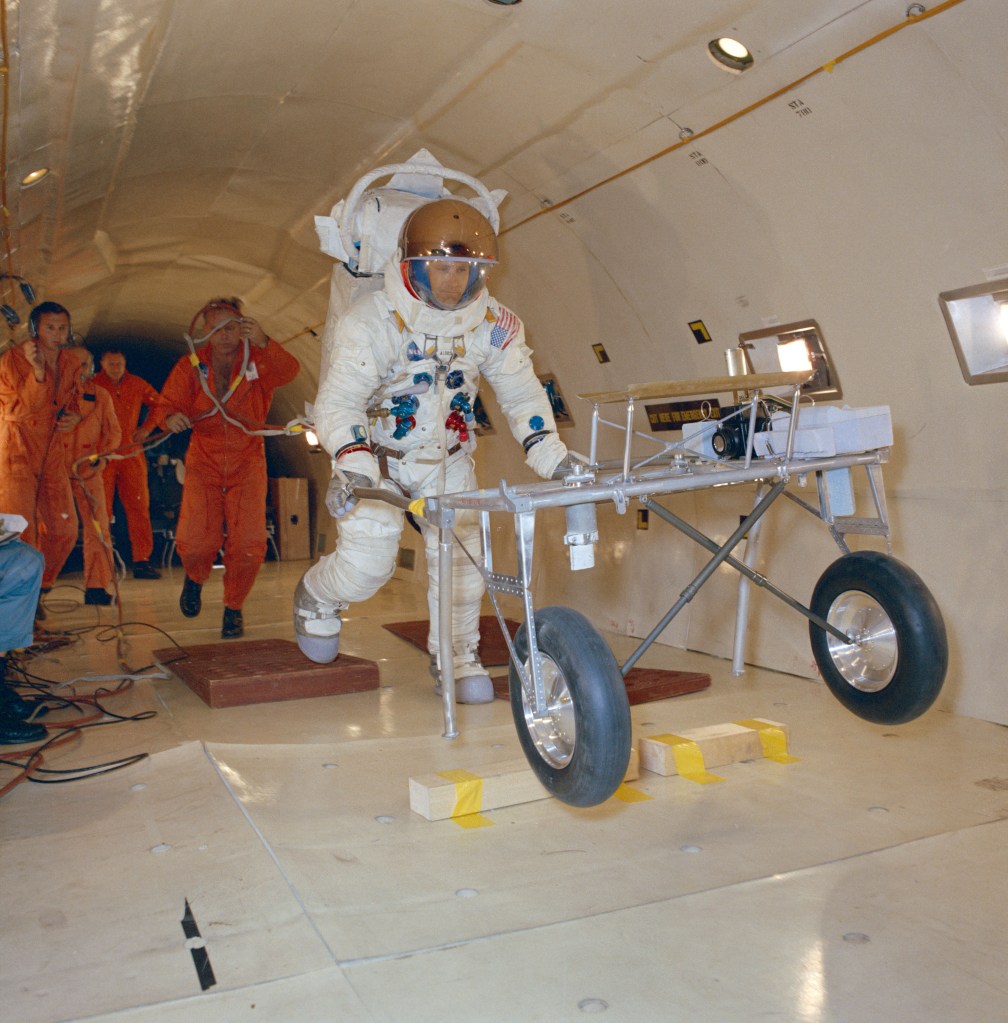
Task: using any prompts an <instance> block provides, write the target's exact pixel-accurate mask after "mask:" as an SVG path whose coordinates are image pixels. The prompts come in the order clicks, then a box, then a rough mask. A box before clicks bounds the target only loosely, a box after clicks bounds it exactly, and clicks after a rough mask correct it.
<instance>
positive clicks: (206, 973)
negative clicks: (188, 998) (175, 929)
mask: <svg viewBox="0 0 1008 1023" xmlns="http://www.w3.org/2000/svg"><path fill="white" fill-rule="evenodd" d="M182 933H183V934H184V935H185V936H186V948H187V949H189V951H190V952H192V959H193V965H194V966H195V967H196V976H197V977H199V982H200V987H201V988H202V989H203V990H204V991H206V989H207V988H210V987H213V986H214V984H216V983H217V978H216V977H215V976H214V972H213V967H212V966H211V965H210V956H209V955H208V954H207V950H206V945H205V943H204V941H203V936H202V935H201V934H200V932H199V928H198V927H197V926H196V921H195V919H194V918H193V915H192V909H191V908H190V907H189V900H188V899H186V900H185V913H183V914H182Z"/></svg>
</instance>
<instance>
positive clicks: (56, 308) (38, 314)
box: [28, 302, 74, 346]
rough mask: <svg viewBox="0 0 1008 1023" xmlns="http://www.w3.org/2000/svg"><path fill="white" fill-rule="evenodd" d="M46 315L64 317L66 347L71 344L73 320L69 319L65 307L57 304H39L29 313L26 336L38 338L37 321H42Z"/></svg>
mask: <svg viewBox="0 0 1008 1023" xmlns="http://www.w3.org/2000/svg"><path fill="white" fill-rule="evenodd" d="M46 313H52V314H54V315H56V316H65V317H66V318H67V346H70V345H72V344H73V341H74V332H73V320H71V319H70V310H69V309H67V308H66V306H61V305H60V304H59V302H40V303H39V304H38V305H37V306H35V308H34V309H33V310H32V311H31V314H30V315H29V317H28V336H29V337H33V338H34V337H38V325H39V320H41V319H42V317H43V316H45V315H46Z"/></svg>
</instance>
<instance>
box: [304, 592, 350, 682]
mask: <svg viewBox="0 0 1008 1023" xmlns="http://www.w3.org/2000/svg"><path fill="white" fill-rule="evenodd" d="M346 606H347V605H346V604H341V603H335V604H324V603H322V601H320V600H316V599H315V598H314V597H313V596H312V595H311V594H310V593H309V592H308V590H307V589H306V588H305V583H304V576H302V577H301V579H300V581H299V582H298V584H297V589H295V591H294V636H295V638H296V639H297V645H298V648H299V649H300V651H301V653H303V654H304V655H305V657H307V658H308V659H309V660H312V661H315V663H316V664H329V663H330V661H334V660H336V655H337V654H338V653H339V634H340V629H341V628H342V627H343V622H342V620H341V619H340V611H342V610H344V609H345V608H346Z"/></svg>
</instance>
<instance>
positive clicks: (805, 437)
mask: <svg viewBox="0 0 1008 1023" xmlns="http://www.w3.org/2000/svg"><path fill="white" fill-rule="evenodd" d="M790 419H791V415H790V413H788V412H775V413H774V414H773V415H772V416H771V417H770V430H769V431H767V432H763V433H757V434H756V436H755V438H754V440H753V448H754V450H755V453H756V454H757V455H759V456H760V457H764V456H766V455H768V454H772V455H782V454H784V452H785V451H786V450H787V434H788V424H789V422H790ZM892 442H893V433H892V416H891V415H890V412H889V406H888V405H873V406H869V407H868V408H849V407H847V406H844V407H843V408H838V407H837V406H836V405H812V406H809V407H807V408H800V409H799V410H798V428H797V430H796V431H795V443H794V454H795V455H796V456H797V457H801V456H802V455H807V456H810V457H817V456H819V455H843V454H851V453H854V452H860V451H873V450H874V449H875V448H887V447H891V446H892Z"/></svg>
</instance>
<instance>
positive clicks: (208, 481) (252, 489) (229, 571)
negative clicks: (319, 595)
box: [160, 340, 301, 611]
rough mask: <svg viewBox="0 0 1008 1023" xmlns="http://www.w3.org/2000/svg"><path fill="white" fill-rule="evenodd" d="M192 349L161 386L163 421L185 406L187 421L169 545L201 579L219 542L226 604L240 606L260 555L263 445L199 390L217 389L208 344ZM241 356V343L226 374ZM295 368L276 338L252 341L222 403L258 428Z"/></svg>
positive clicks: (263, 544) (191, 575) (250, 426)
mask: <svg viewBox="0 0 1008 1023" xmlns="http://www.w3.org/2000/svg"><path fill="white" fill-rule="evenodd" d="M196 355H197V357H198V359H199V366H193V364H192V362H191V359H190V357H189V356H185V357H184V358H182V359H179V361H178V362H177V363H176V364H175V366H174V368H173V369H172V371H171V373H170V374H169V376H168V379H167V380H166V381H165V385H164V387H163V388H162V389H161V405H160V413H161V416H162V420H161V421H162V422H163V421H164V418H166V417H167V416H169V415H171V414H172V413H173V412H183V413H185V415H186V416H188V417H189V419H190V421H191V422H192V424H193V428H192V437H191V438H190V441H189V450H188V451H187V453H186V457H185V482H184V483H183V484H182V507H181V509H180V511H179V518H178V525H177V527H176V531H175V546H176V550H177V551H178V553H179V557H180V558H181V559H182V565H183V567H184V568H185V571H186V575H187V576H189V578H190V579H192V580H193V582H197V583H200V584H203V583H204V582H206V580H207V578H208V576H209V575H210V570H211V569H212V568H213V563H214V559H215V557H216V556H217V552H218V551H219V550H220V548H221V546H222V545H223V547H224V605H225V607H229V608H231V609H232V610H234V611H240V610H241V607H242V604H243V603H244V602H245V598H246V597H247V596H248V594H249V591H250V590H251V589H252V584H253V583H254V582H255V578H256V575H257V574H258V572H259V567H260V565H262V563H263V559H264V558H265V556H266V452H265V445H264V444H263V438H262V437H260V436H255V435H251V434H248V433H246V432H245V431H244V430H243V429H242V428H241V427H240V426H235V425H234V424H233V423H229V422H227V421H226V420H225V418H224V417H223V416H222V415H221V413H220V412H219V411H218V409H217V408H216V406H215V405H214V403H213V401H212V399H211V398H210V396H209V395H208V394H207V393H206V391H204V389H203V384H204V383H205V384H206V387H207V389H208V390H209V392H210V394H216V393H217V391H216V389H215V381H214V372H213V360H212V356H211V346H210V345H209V344H206V345H203V346H202V347H200V348H197V349H196ZM241 359H242V351H241V349H239V351H238V352H237V353H236V356H235V361H234V364H233V366H232V370H231V372H232V374H237V373H238V371H239V370H240V369H241ZM300 368H301V367H300V365H299V364H298V361H297V359H295V358H294V356H293V355H291V354H290V353H289V352H287V351H285V350H284V349H283V348H282V347H281V346H280V345H278V344H277V343H276V341H273V340H269V341H268V342H267V344H266V347H265V348H255V347H250V348H249V368H248V370H247V371H246V373H245V376H244V377H243V378H242V379H241V380H240V381H239V382H238V384H237V386H236V387H235V390H234V391H233V393H232V394H231V397H230V398H229V399H228V400H227V401H226V403H225V404H224V410H225V412H226V413H227V415H228V417H229V418H231V419H234V420H236V421H238V422H241V423H243V424H244V425H245V426H246V427H247V428H248V429H250V430H256V429H262V428H263V426H264V424H265V422H266V416H267V414H268V413H269V407H270V403H271V402H272V400H273V391H274V390H275V389H276V388H277V387H282V386H283V385H284V384H288V383H290V382H291V381H292V380H293V379H294V377H296V376H297V374H298V371H299V370H300ZM229 383H230V384H234V377H233V376H232V379H231V380H230V381H229ZM225 530H226V538H225Z"/></svg>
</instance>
